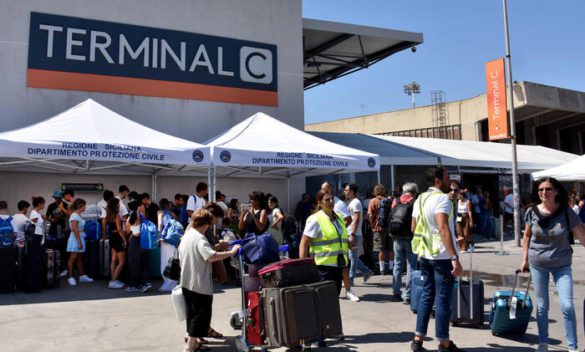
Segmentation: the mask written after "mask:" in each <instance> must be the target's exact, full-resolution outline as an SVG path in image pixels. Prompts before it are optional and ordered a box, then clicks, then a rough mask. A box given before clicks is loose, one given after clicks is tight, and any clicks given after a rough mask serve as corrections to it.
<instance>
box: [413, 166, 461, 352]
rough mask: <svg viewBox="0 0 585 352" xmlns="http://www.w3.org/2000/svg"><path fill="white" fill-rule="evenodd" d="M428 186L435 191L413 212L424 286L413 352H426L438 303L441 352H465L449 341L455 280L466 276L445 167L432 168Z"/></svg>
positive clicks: (423, 197) (422, 197)
mask: <svg viewBox="0 0 585 352" xmlns="http://www.w3.org/2000/svg"><path fill="white" fill-rule="evenodd" d="M427 182H428V183H429V185H430V186H431V187H430V188H429V190H428V191H427V192H425V193H423V194H421V195H420V196H419V197H418V199H417V200H416V201H415V203H414V206H413V211H412V228H413V232H414V236H415V238H414V239H413V242H412V243H413V252H415V253H417V254H418V255H419V264H420V270H421V277H424V283H423V288H422V294H421V297H420V301H419V302H418V311H417V319H416V332H415V337H414V340H413V341H412V344H411V346H410V347H411V350H412V351H413V352H422V351H425V349H424V348H423V347H422V344H423V339H424V337H425V336H426V334H427V328H428V324H429V319H430V317H431V312H432V310H433V305H435V302H436V312H435V335H436V337H437V339H438V340H439V352H459V351H461V350H460V349H459V348H457V346H455V344H454V343H453V342H452V341H451V340H450V339H449V321H450V318H451V301H452V298H453V291H454V289H453V288H454V285H455V276H461V274H462V273H463V269H462V268H461V263H459V253H458V250H457V238H456V235H455V226H454V222H453V221H452V219H453V216H454V212H453V202H451V200H450V199H449V197H448V196H447V194H445V192H446V191H448V190H449V184H450V180H449V174H448V173H447V170H445V169H443V168H442V167H437V168H432V169H430V170H429V171H428V172H427ZM437 242H438V243H437ZM424 244H429V246H430V247H431V248H428V247H427V245H424ZM437 244H438V246H436V245H437ZM436 248H438V250H436Z"/></svg>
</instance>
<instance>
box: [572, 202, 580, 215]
mask: <svg viewBox="0 0 585 352" xmlns="http://www.w3.org/2000/svg"><path fill="white" fill-rule="evenodd" d="M580 210H581V209H579V206H578V205H577V204H575V205H573V211H574V212H575V214H577V215H579V211H580Z"/></svg>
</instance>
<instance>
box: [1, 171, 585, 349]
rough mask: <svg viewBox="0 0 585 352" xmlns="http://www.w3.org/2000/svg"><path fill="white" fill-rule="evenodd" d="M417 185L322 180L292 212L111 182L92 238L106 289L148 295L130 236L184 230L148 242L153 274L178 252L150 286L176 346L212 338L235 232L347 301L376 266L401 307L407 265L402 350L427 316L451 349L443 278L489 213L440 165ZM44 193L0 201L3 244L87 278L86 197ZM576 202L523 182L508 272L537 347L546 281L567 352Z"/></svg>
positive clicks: (477, 193) (578, 233)
mask: <svg viewBox="0 0 585 352" xmlns="http://www.w3.org/2000/svg"><path fill="white" fill-rule="evenodd" d="M427 181H428V184H429V188H428V190H426V191H424V192H422V193H419V190H418V186H417V184H415V183H411V182H408V183H405V184H404V185H402V188H401V192H393V194H392V195H389V194H388V192H387V190H386V188H385V187H384V186H383V185H376V186H375V187H373V190H372V197H371V198H370V199H365V200H360V199H359V187H358V186H357V185H356V184H347V185H344V186H343V188H342V192H339V193H337V194H336V193H335V192H334V190H335V189H334V187H333V185H332V184H330V183H328V182H325V183H323V184H322V186H321V189H320V190H319V192H318V193H317V194H316V196H315V198H314V199H311V196H310V195H309V194H304V195H303V197H302V200H301V201H300V202H299V203H298V204H297V206H296V209H295V212H294V215H288V214H286V213H285V212H284V211H283V209H282V208H281V207H280V206H279V203H278V199H277V198H276V197H275V196H273V195H270V194H264V193H263V192H260V191H254V192H251V193H250V195H249V200H250V202H249V203H247V202H246V203H245V204H240V203H239V201H238V200H237V199H231V200H230V201H229V202H228V203H226V197H225V195H223V194H222V193H221V192H220V191H218V192H216V195H215V196H216V197H215V198H216V202H210V201H209V199H208V198H209V197H208V187H207V184H205V183H203V182H201V183H199V184H197V186H196V189H195V193H193V194H192V195H190V196H188V195H183V194H177V195H175V197H174V199H173V201H169V200H168V199H166V198H162V199H160V201H159V202H158V204H155V203H154V202H152V200H151V199H150V196H149V194H147V193H137V192H130V189H129V188H128V187H127V186H125V185H121V186H120V187H119V189H118V193H117V195H114V193H113V192H112V191H104V193H103V199H102V200H101V201H100V202H99V203H98V205H97V209H98V214H99V221H100V222H101V224H102V227H101V235H102V238H103V239H108V240H109V243H110V248H111V256H110V260H111V262H110V275H111V277H110V281H109V283H108V287H109V288H111V289H121V288H124V287H126V290H127V291H129V292H145V291H147V290H149V289H150V288H151V287H152V285H151V284H150V282H149V277H148V268H147V266H148V254H149V252H148V250H146V249H144V248H142V246H141V243H140V234H141V224H143V223H146V222H150V223H152V224H154V225H155V226H156V227H157V229H158V232H159V233H161V234H163V233H165V230H164V229H165V228H167V227H168V226H169V224H180V226H181V227H182V229H184V235H183V232H181V236H180V237H179V238H174V237H172V236H170V235H169V236H166V237H165V236H164V235H163V236H161V239H160V247H161V272H163V271H164V269H165V267H166V265H167V263H168V262H169V259H170V258H171V257H174V256H178V257H179V258H180V262H181V276H180V281H179V282H177V281H173V280H171V279H170V278H168V277H166V276H165V275H163V278H164V281H163V284H162V286H161V287H160V290H161V291H171V290H173V289H174V288H175V287H176V286H177V285H179V287H180V288H181V289H182V292H183V296H184V297H185V301H186V307H187V326H186V331H187V334H186V336H185V341H186V350H188V351H195V350H206V349H207V348H208V347H207V346H205V345H204V344H205V343H206V342H207V340H205V338H206V337H209V336H211V337H221V336H222V334H221V333H218V332H217V331H215V330H213V328H212V327H211V326H210V322H211V314H212V302H213V282H214V280H215V281H217V282H221V283H225V282H227V281H228V279H229V276H230V273H229V272H230V266H229V257H231V256H233V255H234V254H235V253H236V252H237V251H238V248H239V245H234V246H231V247H230V243H231V242H232V241H234V240H236V239H238V238H241V237H243V235H245V234H250V233H253V234H255V235H262V234H264V233H266V232H268V233H270V234H271V235H272V236H273V237H274V238H275V239H276V240H277V242H278V243H281V244H283V243H284V244H289V248H290V255H291V257H297V256H298V257H300V258H305V257H313V258H314V260H315V263H316V265H317V267H318V270H319V274H320V276H321V278H322V279H323V280H332V281H334V282H335V283H336V285H337V289H338V293H341V290H342V288H345V297H346V298H347V299H349V300H351V301H354V302H358V301H359V300H360V299H359V297H358V295H357V294H356V293H355V292H354V291H353V290H352V286H353V285H354V282H355V279H356V278H357V277H358V275H360V274H361V277H362V280H363V282H367V281H368V280H369V279H370V277H371V276H372V275H373V274H374V273H379V274H383V275H384V274H386V275H390V274H391V275H392V277H393V280H392V299H393V301H403V302H404V303H405V304H409V303H410V302H411V299H412V287H411V279H410V277H411V274H412V272H413V271H414V270H420V271H421V275H423V276H424V277H427V278H428V279H427V280H425V282H424V286H423V289H422V295H421V298H420V302H419V305H418V311H417V319H416V328H415V338H414V340H413V341H412V344H411V349H412V351H414V352H419V351H424V349H423V347H422V345H423V341H424V338H425V336H426V335H427V328H428V323H429V319H430V316H431V313H432V312H434V314H435V335H436V338H437V339H438V341H439V351H440V352H446V351H449V352H453V351H460V349H459V348H458V347H457V346H456V345H455V344H454V343H453V342H452V341H451V340H450V338H449V322H450V317H451V301H452V299H453V297H452V296H453V292H454V291H453V287H454V283H455V278H456V277H457V276H460V275H461V274H462V272H463V271H462V267H461V264H460V262H459V255H460V253H462V252H465V251H470V252H473V251H474V241H473V236H472V232H474V231H475V232H476V233H481V234H484V235H486V234H491V232H490V231H491V229H490V226H491V225H490V224H489V223H490V220H489V219H491V218H493V216H492V213H491V211H492V209H493V208H492V206H491V204H490V202H489V193H486V192H482V191H481V189H480V188H476V189H475V190H474V191H473V192H470V191H469V190H468V189H466V188H463V187H461V184H460V183H459V182H458V181H453V180H450V178H449V174H448V173H447V171H446V170H445V169H443V168H433V169H431V170H429V172H428V174H427ZM53 198H54V202H52V203H51V204H49V205H48V207H47V208H46V211H45V205H46V200H45V199H44V198H42V197H33V199H32V203H29V202H28V201H25V200H21V201H19V202H18V204H17V208H18V212H17V213H16V214H14V215H10V214H8V212H7V208H8V206H7V204H6V202H5V201H0V219H7V218H10V219H11V223H12V227H13V231H14V245H15V246H16V247H17V248H19V249H21V252H22V248H24V247H25V244H26V241H32V242H33V243H37V244H44V245H49V244H50V243H53V244H52V245H53V246H55V248H57V249H62V250H63V252H64V253H66V256H64V257H65V258H66V259H65V260H63V270H62V273H61V275H62V276H65V277H67V282H68V283H69V285H71V286H76V285H77V284H78V283H86V282H92V281H93V279H92V278H91V277H89V276H88V275H86V271H85V268H84V260H83V257H84V253H85V252H86V236H85V230H84V227H85V224H86V219H84V217H83V216H84V215H83V214H84V211H85V210H86V205H87V204H86V201H85V200H84V199H81V198H75V194H74V192H73V191H70V190H67V191H63V192H61V191H55V192H54V193H53ZM509 200H510V199H509V196H508V195H506V197H505V199H504V212H505V214H510V212H509V211H508V210H507V207H508V204H509ZM582 203H583V202H581V204H580V203H579V202H577V201H576V200H575V197H574V195H569V194H568V193H567V191H566V190H565V189H564V188H563V186H562V185H561V184H560V183H559V182H558V181H556V180H555V179H552V178H547V179H544V180H540V181H537V182H535V183H534V189H533V193H532V199H531V202H530V203H529V204H527V206H526V212H525V216H524V219H523V220H524V224H525V229H524V239H523V256H522V262H521V264H520V268H521V269H522V270H526V269H529V270H530V272H531V275H532V277H533V280H534V287H535V296H536V303H537V304H536V307H537V314H536V320H537V325H538V331H539V343H540V344H539V348H538V351H539V352H543V351H547V350H548V310H549V299H548V282H549V276H552V278H553V281H554V283H555V284H556V286H557V289H558V292H559V298H560V301H561V310H562V312H563V319H564V326H565V330H566V338H567V344H568V346H569V349H570V351H576V350H577V338H576V318H575V309H574V305H573V288H572V270H571V255H572V249H571V237H572V236H574V237H576V238H579V240H580V242H581V243H585V225H583V221H582V218H581V217H580V215H581V214H583V213H585V211H583V210H582V209H583V204H582ZM482 209H483V210H487V212H482V211H483V210H482ZM29 210H30V212H29ZM506 220H509V215H507V218H506ZM30 224H33V225H34V226H33V227H34V232H33V233H34V236H32V238H29V239H27V238H25V237H26V236H25V233H31V231H30V230H29V229H28V228H29V227H30ZM365 229H367V231H371V233H372V241H371V242H370V243H366V242H367V241H364V235H365V234H364V230H365ZM486 237H490V236H489V235H488V236H486ZM368 252H370V253H376V254H377V256H376V257H375V258H376V259H377V260H378V262H377V263H375V262H374V261H373V260H372V258H368V257H367V255H366V256H364V253H368ZM19 257H22V253H20V255H19ZM374 260H375V259H374ZM367 264H369V265H367ZM376 264H377V265H376ZM125 270H126V271H127V275H126V276H124V272H125ZM404 271H406V280H405V284H404V285H403V283H402V276H403V272H404ZM124 281H126V282H124ZM320 343H323V344H324V342H323V341H320Z"/></svg>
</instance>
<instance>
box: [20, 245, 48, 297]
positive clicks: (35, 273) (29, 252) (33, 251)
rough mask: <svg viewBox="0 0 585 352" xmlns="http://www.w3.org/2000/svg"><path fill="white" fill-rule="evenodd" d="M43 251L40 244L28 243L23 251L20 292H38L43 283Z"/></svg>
mask: <svg viewBox="0 0 585 352" xmlns="http://www.w3.org/2000/svg"><path fill="white" fill-rule="evenodd" d="M44 260H45V250H44V248H43V246H42V245H41V244H40V243H34V242H32V241H28V243H27V244H26V248H25V250H24V259H23V265H22V278H21V280H20V283H21V284H22V290H23V291H25V292H29V293H32V292H39V291H40V290H41V289H42V288H43V284H44V282H45V277H44V273H45V270H44V269H43V268H44V267H45V261H44Z"/></svg>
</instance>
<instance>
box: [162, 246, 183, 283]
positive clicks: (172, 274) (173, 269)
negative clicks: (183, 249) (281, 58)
mask: <svg viewBox="0 0 585 352" xmlns="http://www.w3.org/2000/svg"><path fill="white" fill-rule="evenodd" d="M163 276H164V277H166V278H169V279H171V280H174V281H180V280H181V261H180V260H179V258H178V256H177V250H175V255H174V256H172V257H171V258H169V262H168V263H167V266H165V270H164V271H163Z"/></svg>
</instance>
